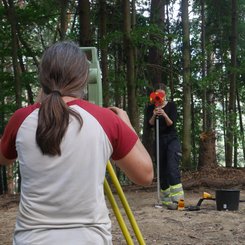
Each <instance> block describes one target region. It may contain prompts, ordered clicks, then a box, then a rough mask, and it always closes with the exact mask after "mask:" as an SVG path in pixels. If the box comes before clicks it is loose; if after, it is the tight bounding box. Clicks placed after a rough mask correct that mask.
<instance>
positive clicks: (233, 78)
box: [225, 0, 237, 167]
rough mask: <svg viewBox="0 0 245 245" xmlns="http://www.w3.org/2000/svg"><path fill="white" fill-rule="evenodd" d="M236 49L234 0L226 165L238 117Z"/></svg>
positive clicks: (235, 0) (227, 165)
mask: <svg viewBox="0 0 245 245" xmlns="http://www.w3.org/2000/svg"><path fill="white" fill-rule="evenodd" d="M236 49H237V0H232V25H231V67H232V70H231V74H230V90H229V105H228V122H227V138H226V142H225V143H226V167H232V157H233V146H234V125H235V122H236V120H235V117H236V111H235V109H236V108H235V107H236V75H237V72H236V67H237V64H236V63H237V62H236Z"/></svg>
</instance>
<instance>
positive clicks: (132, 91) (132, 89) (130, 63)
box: [123, 0, 139, 132]
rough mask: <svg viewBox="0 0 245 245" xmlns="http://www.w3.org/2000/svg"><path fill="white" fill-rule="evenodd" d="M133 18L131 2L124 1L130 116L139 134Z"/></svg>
mask: <svg viewBox="0 0 245 245" xmlns="http://www.w3.org/2000/svg"><path fill="white" fill-rule="evenodd" d="M130 32H131V16H130V1H128V0H125V1H123V33H124V35H123V36H124V39H123V40H124V52H125V56H126V60H127V64H126V66H127V95H128V114H129V118H130V120H131V123H132V125H133V127H134V128H135V130H136V131H137V132H139V120H138V106H137V101H136V85H135V57H134V46H133V43H132V40H131V34H130Z"/></svg>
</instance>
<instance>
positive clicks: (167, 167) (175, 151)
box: [159, 134, 181, 190]
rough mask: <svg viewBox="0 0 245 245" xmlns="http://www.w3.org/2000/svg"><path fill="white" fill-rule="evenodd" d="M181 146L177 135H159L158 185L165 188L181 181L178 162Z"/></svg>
mask: <svg viewBox="0 0 245 245" xmlns="http://www.w3.org/2000/svg"><path fill="white" fill-rule="evenodd" d="M180 158H181V147H180V142H179V139H178V136H177V135H176V134H172V135H161V136H160V137H159V172H160V187H161V189H162V190H166V189H167V188H169V187H170V185H171V186H172V185H176V184H179V183H181V179H180V170H179V163H180Z"/></svg>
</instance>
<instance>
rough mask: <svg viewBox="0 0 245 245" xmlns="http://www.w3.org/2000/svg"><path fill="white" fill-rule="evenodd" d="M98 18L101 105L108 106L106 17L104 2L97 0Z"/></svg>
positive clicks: (103, 0) (104, 0)
mask: <svg viewBox="0 0 245 245" xmlns="http://www.w3.org/2000/svg"><path fill="white" fill-rule="evenodd" d="M98 4H99V6H100V7H99V16H100V28H99V45H100V50H101V71H102V86H103V99H104V101H103V104H104V106H106V107H107V106H109V81H108V62H107V55H108V49H107V44H106V42H105V39H106V34H107V17H106V16H107V15H106V7H107V4H106V0H99V1H98Z"/></svg>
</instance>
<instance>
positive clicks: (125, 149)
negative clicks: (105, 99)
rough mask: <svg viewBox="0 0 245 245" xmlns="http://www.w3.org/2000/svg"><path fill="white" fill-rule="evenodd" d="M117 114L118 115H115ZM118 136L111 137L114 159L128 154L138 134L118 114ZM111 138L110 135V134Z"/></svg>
mask: <svg viewBox="0 0 245 245" xmlns="http://www.w3.org/2000/svg"><path fill="white" fill-rule="evenodd" d="M115 116H116V115H115ZM115 121H117V123H116V127H117V129H116V137H111V143H112V146H113V154H112V156H111V157H112V159H113V160H119V159H121V158H123V157H124V156H126V155H127V154H128V153H129V152H130V151H131V149H132V148H133V147H134V145H135V144H136V141H137V140H138V136H137V135H136V134H135V133H134V131H133V130H132V129H130V128H129V127H128V126H127V125H126V124H125V123H124V122H123V121H122V120H121V119H120V118H119V117H118V116H116V119H115ZM108 137H109V138H110V135H108Z"/></svg>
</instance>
